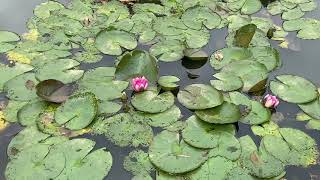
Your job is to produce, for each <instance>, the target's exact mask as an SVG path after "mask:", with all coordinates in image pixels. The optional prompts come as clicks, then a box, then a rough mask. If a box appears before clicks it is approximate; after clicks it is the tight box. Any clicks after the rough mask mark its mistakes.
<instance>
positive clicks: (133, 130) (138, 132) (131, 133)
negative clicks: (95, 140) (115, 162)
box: [93, 113, 153, 147]
mask: <svg viewBox="0 0 320 180" xmlns="http://www.w3.org/2000/svg"><path fill="white" fill-rule="evenodd" d="M93 132H94V133H95V134H103V135H105V136H106V137H107V138H108V139H109V140H110V141H111V142H113V143H115V144H116V145H118V146H120V147H124V146H130V145H131V146H134V147H138V146H139V145H142V146H148V145H149V144H150V143H151V141H152V137H153V132H152V129H151V127H150V126H148V125H147V124H145V123H142V122H137V121H135V120H134V119H133V117H132V116H131V115H130V114H128V113H120V114H117V115H114V116H112V117H110V118H108V119H103V118H99V119H98V121H97V122H95V124H94V125H93Z"/></svg>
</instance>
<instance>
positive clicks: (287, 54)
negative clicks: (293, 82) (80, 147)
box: [0, 0, 320, 180]
mask: <svg viewBox="0 0 320 180" xmlns="http://www.w3.org/2000/svg"><path fill="white" fill-rule="evenodd" d="M44 1H46V0H0V30H8V31H13V32H16V33H19V34H21V33H23V32H25V31H26V26H25V23H26V21H27V19H28V18H29V17H31V16H32V15H33V14H32V13H33V12H32V10H33V9H34V7H35V6H36V5H37V4H40V3H41V2H44ZM59 1H60V2H62V3H64V4H66V3H68V0H59ZM319 2H320V0H319ZM306 17H312V18H320V8H318V9H317V10H315V11H313V12H311V13H308V14H307V15H306ZM274 19H275V22H277V21H278V19H280V18H278V17H274ZM277 23H281V22H280V21H279V22H277ZM226 36H227V32H226V29H222V30H214V31H212V37H211V40H210V43H209V44H208V45H207V46H206V47H205V48H204V50H205V51H206V52H207V53H208V54H211V53H212V52H214V51H216V50H217V49H221V48H223V47H224V46H225V42H224V41H225V37H226ZM289 42H290V47H289V49H281V48H278V49H279V52H280V55H281V59H282V62H283V65H282V67H281V68H280V69H278V70H276V71H274V73H273V74H272V75H271V76H270V79H272V78H273V77H274V76H275V75H280V74H295V75H298V76H302V77H305V78H306V79H309V80H311V81H312V82H313V83H314V84H316V85H317V86H318V87H320V78H319V77H320V71H319V68H320V51H319V48H320V40H308V41H307V40H300V39H296V38H295V34H294V33H291V34H290V35H289ZM274 47H277V46H276V44H275V46H274ZM140 48H144V47H140ZM4 58H5V57H4V56H1V55H0V61H2V60H4ZM114 59H115V57H111V56H106V57H105V58H104V59H103V60H102V61H101V62H98V63H95V64H90V65H87V64H82V65H81V68H82V69H91V68H94V67H99V66H112V65H113V64H114ZM182 64H183V65H184V66H182ZM201 65H202V64H201ZM201 65H199V66H201ZM159 66H160V75H174V76H177V77H179V78H180V79H181V81H180V86H181V87H184V86H186V85H188V84H194V83H205V84H209V81H210V80H211V79H212V74H214V70H213V69H212V67H211V66H210V65H209V63H208V62H207V63H206V64H204V65H202V66H201V67H199V66H198V67H197V66H195V65H193V66H190V64H188V63H186V62H183V63H182V61H177V62H171V63H164V62H160V64H159ZM186 67H187V68H186ZM1 99H3V96H2V97H1V96H0V101H1ZM179 107H180V109H181V110H182V112H183V115H184V117H185V118H186V117H189V116H190V115H191V114H192V112H190V111H189V110H187V109H186V108H184V107H183V106H181V105H179ZM277 111H279V112H282V113H283V114H284V116H285V119H284V120H283V121H281V122H280V123H279V125H280V126H282V127H294V128H297V129H301V130H303V131H305V132H306V133H307V134H309V135H310V136H311V137H312V138H314V139H316V140H317V142H318V144H320V133H319V132H317V131H315V130H307V129H305V127H304V125H305V123H304V122H297V121H295V115H296V114H297V112H299V109H298V107H297V106H296V105H294V104H288V103H284V102H282V103H281V105H280V106H279V107H278V108H277ZM20 130H21V127H20V126H19V125H14V124H13V125H11V126H9V127H8V128H7V129H6V130H4V131H2V132H0V180H4V179H5V178H4V170H5V167H6V164H7V155H6V148H7V146H8V144H9V142H10V140H11V139H12V137H14V135H15V134H17V133H18V132H19V131H20ZM245 134H250V135H252V136H253V137H254V135H253V134H252V133H251V130H250V127H249V126H247V125H244V124H241V123H239V131H238V132H237V136H243V135H245ZM85 137H86V138H90V139H92V140H94V141H96V142H97V145H96V148H100V147H107V149H108V150H109V151H110V152H111V153H112V156H113V166H112V169H111V171H110V173H109V175H108V176H107V179H111V180H129V179H131V175H130V174H129V173H128V172H126V171H125V170H124V169H123V166H122V162H123V159H124V157H125V156H126V155H128V153H129V152H130V151H132V150H133V148H119V147H117V146H114V145H113V144H112V143H110V142H109V141H107V140H106V139H105V138H104V137H103V136H88V135H86V136H85ZM255 140H257V142H258V138H255ZM310 175H312V176H310ZM311 177H312V178H311ZM286 179H288V180H308V179H312V180H318V179H320V166H319V165H318V166H311V167H309V168H308V169H303V168H300V167H289V168H287V175H286Z"/></svg>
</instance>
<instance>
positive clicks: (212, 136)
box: [182, 116, 234, 148]
mask: <svg viewBox="0 0 320 180" xmlns="http://www.w3.org/2000/svg"><path fill="white" fill-rule="evenodd" d="M186 122H187V127H186V128H185V129H183V131H182V137H183V139H184V141H185V142H187V143H188V144H190V145H191V146H193V147H197V148H215V147H217V146H219V144H218V143H219V138H220V136H222V133H223V132H229V133H232V132H233V131H234V127H233V126H232V125H215V124H210V123H207V122H204V121H202V120H200V119H199V118H197V117H196V116H191V117H189V118H188V120H187V121H186Z"/></svg>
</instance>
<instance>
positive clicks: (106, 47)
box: [96, 30, 137, 55]
mask: <svg viewBox="0 0 320 180" xmlns="http://www.w3.org/2000/svg"><path fill="white" fill-rule="evenodd" d="M96 47H97V48H98V49H99V50H100V51H101V52H102V53H104V54H108V55H121V54H122V49H121V47H123V48H125V49H129V50H132V49H134V48H136V47H137V40H136V38H135V37H134V36H133V35H132V34H130V33H127V32H124V31H117V30H111V31H108V30H105V31H102V32H100V33H99V34H98V35H97V38H96Z"/></svg>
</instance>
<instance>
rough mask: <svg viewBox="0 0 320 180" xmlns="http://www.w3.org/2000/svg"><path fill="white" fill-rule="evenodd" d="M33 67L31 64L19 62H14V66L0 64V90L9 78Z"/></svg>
mask: <svg viewBox="0 0 320 180" xmlns="http://www.w3.org/2000/svg"><path fill="white" fill-rule="evenodd" d="M32 69H33V67H32V66H30V65H27V64H19V63H16V64H15V66H13V67H10V66H6V65H2V64H1V65H0V77H1V79H0V90H2V87H3V85H4V84H5V83H6V82H7V81H9V80H10V79H12V78H14V77H16V76H18V75H21V74H23V73H25V72H28V71H31V70H32Z"/></svg>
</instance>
